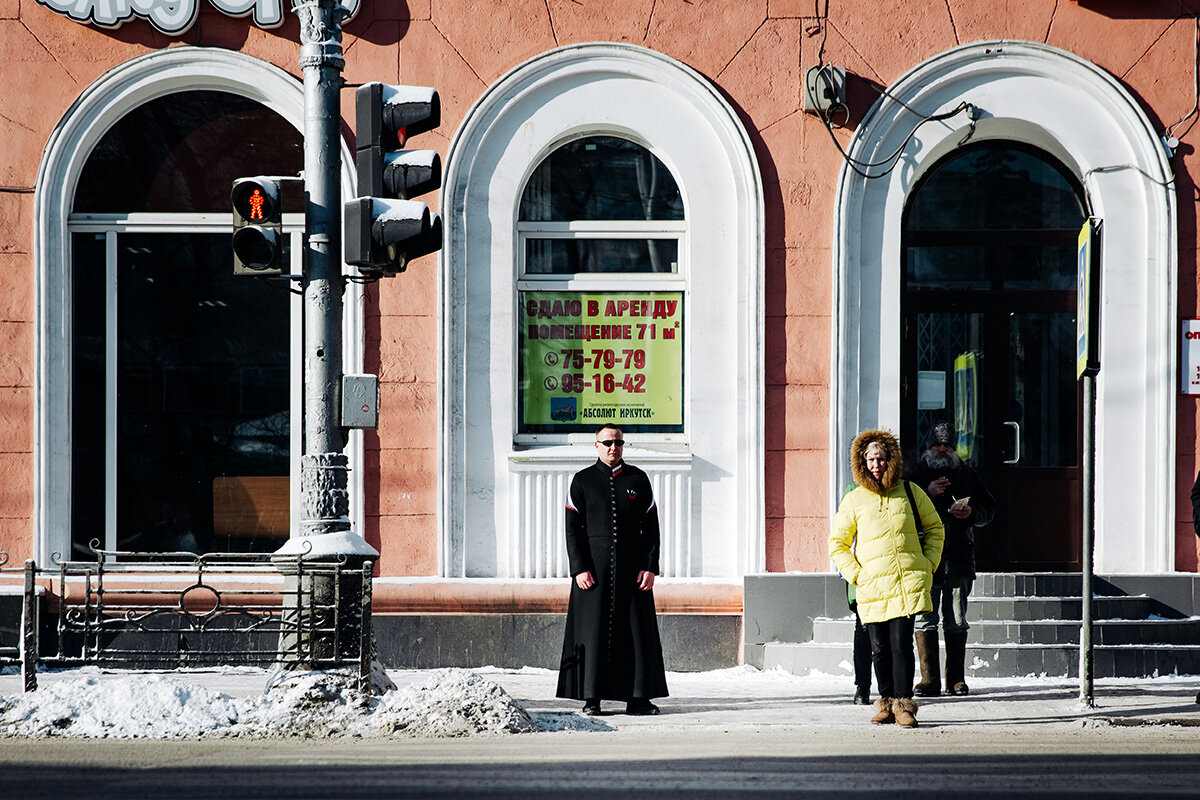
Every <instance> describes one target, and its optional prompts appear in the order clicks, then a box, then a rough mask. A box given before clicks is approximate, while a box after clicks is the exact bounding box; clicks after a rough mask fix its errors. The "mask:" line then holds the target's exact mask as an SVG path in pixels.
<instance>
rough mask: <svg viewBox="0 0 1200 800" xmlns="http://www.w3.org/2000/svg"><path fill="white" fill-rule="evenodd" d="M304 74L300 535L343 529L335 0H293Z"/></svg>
mask: <svg viewBox="0 0 1200 800" xmlns="http://www.w3.org/2000/svg"><path fill="white" fill-rule="evenodd" d="M293 10H294V11H295V12H296V14H297V15H298V16H299V17H300V42H301V47H300V67H301V69H302V70H303V71H304V188H305V208H304V217H305V234H306V239H307V241H306V242H305V251H304V267H303V276H304V278H303V282H302V288H303V291H304V455H303V456H302V459H301V467H300V490H301V493H302V501H301V502H302V503H303V506H304V510H303V517H302V518H301V522H300V535H301V536H312V535H314V534H322V533H336V532H339V531H348V530H350V516H349V512H350V500H349V495H348V493H347V491H346V486H347V483H348V482H347V473H346V467H347V461H346V455H345V453H344V452H343V451H344V449H345V446H346V437H345V433H344V432H343V430H342V427H341V424H340V419H339V417H338V412H339V411H340V403H339V394H338V392H339V389H340V384H341V379H342V294H343V291H344V288H345V280H344V279H343V278H342V267H341V242H342V237H341V227H342V225H341V210H342V193H341V191H340V185H339V181H340V179H341V172H342V169H341V165H342V161H341V154H340V151H339V149H338V139H339V127H340V122H341V104H340V102H339V95H340V92H341V88H342V68H343V67H345V65H346V60H345V58H343V56H342V18H343V13H344V9H343V8H342V6H341V4H340V3H339V2H338V0H306V1H302V0H293Z"/></svg>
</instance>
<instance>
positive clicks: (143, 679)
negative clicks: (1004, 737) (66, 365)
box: [0, 665, 1200, 738]
mask: <svg viewBox="0 0 1200 800" xmlns="http://www.w3.org/2000/svg"><path fill="white" fill-rule="evenodd" d="M387 677H388V678H390V679H391V680H392V682H394V684H395V686H396V687H398V688H393V689H391V690H390V691H387V692H386V693H384V694H382V695H374V696H372V695H363V694H360V693H359V692H357V691H356V690H355V689H354V688H353V684H351V683H349V682H348V681H347V680H346V679H345V678H344V676H341V675H338V674H334V673H325V672H308V673H274V672H269V671H266V670H262V669H256V668H249V667H225V668H217V669H207V670H180V671H176V672H136V671H119V670H101V669H99V668H97V667H84V668H79V669H66V670H47V671H44V672H40V673H39V674H38V682H39V688H38V690H37V691H36V692H32V693H29V694H23V693H21V688H20V686H21V679H20V675H19V674H17V673H16V671H14V670H12V669H8V670H4V671H0V738H3V737H50V736H60V737H68V736H69V737H95V738H195V737H255V738H264V737H303V738H326V737H405V738H450V737H467V736H481V735H482V736H506V735H511V734H517V733H521V734H524V733H535V734H536V733H543V734H563V735H568V736H569V735H578V734H580V733H583V734H586V733H590V732H600V731H606V732H614V731H616V732H619V731H627V730H637V729H642V730H655V731H658V732H660V733H678V734H684V735H689V736H690V735H704V733H705V732H711V731H729V730H733V729H740V730H760V731H775V732H778V733H780V734H784V733H786V732H788V731H795V730H799V729H803V730H804V731H806V732H808V733H812V732H814V731H820V730H827V731H831V732H836V731H845V730H861V729H863V728H864V727H865V728H868V729H869V728H872V727H874V726H870V725H868V724H867V722H866V721H867V718H868V717H869V716H870V714H871V713H872V709H869V708H864V707H862V706H854V705H852V704H851V703H850V697H851V695H852V694H853V691H854V687H853V685H852V681H851V679H850V678H849V676H848V675H823V674H809V675H793V674H791V673H788V672H785V671H783V670H778V669H776V670H768V671H763V670H759V669H756V668H754V667H751V666H747V665H743V666H738V667H732V668H729V669H723V670H715V671H710V672H672V673H668V676H667V680H668V685H669V686H670V689H671V696H670V697H667V698H661V699H658V700H656V701H655V702H656V703H657V704H658V705H659V706H660V707H661V708H662V714H661V715H659V716H653V717H631V716H628V715H625V714H624V713H622V712H623V710H624V709H623V704H622V703H608V702H606V703H605V704H604V712H605V713H604V714H603V716H600V717H587V716H584V715H583V714H581V713H580V710H581V706H582V704H581V703H579V702H578V701H575V700H563V699H561V698H557V697H555V688H556V685H557V677H558V676H557V672H555V671H553V670H548V669H541V668H535V667H523V668H521V669H501V668H497V667H483V668H479V669H475V670H464V669H436V670H389V671H388V672H387ZM970 683H971V695H970V696H969V697H965V698H946V697H943V698H930V699H927V700H922V701H921V712H920V719H921V724H922V727H925V726H926V725H929V726H930V727H932V728H933V729H934V730H935V731H936V730H937V729H939V728H940V729H941V730H942V731H943V732H944V733H945V734H946V735H953V732H955V731H957V732H959V733H961V732H963V731H965V730H972V729H974V730H981V731H982V730H988V729H992V730H995V729H997V728H999V729H1003V730H1011V731H1012V732H1014V733H1015V732H1019V731H1030V730H1042V731H1044V730H1047V728H1048V727H1049V728H1052V729H1053V730H1058V731H1062V732H1069V731H1071V730H1080V729H1084V730H1087V729H1091V728H1098V729H1103V728H1109V727H1111V726H1114V725H1120V726H1130V725H1135V726H1148V725H1149V726H1163V725H1170V726H1181V725H1186V726H1198V725H1200V705H1198V704H1196V702H1195V697H1196V692H1197V690H1198V689H1200V676H1194V675H1193V676H1174V675H1166V676H1159V677H1154V678H1108V679H1102V680H1097V681H1096V685H1095V699H1096V702H1095V706H1094V707H1086V706H1084V705H1083V704H1082V703H1081V702H1080V700H1079V684H1078V681H1076V680H1073V679H1068V678H1048V677H1045V676H1028V677H1024V678H972V679H971V680H970ZM1187 735H1191V734H1190V733H1189V734H1187Z"/></svg>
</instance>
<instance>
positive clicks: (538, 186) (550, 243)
mask: <svg viewBox="0 0 1200 800" xmlns="http://www.w3.org/2000/svg"><path fill="white" fill-rule="evenodd" d="M446 165H447V170H446V179H445V181H444V183H443V191H442V209H443V214H442V218H443V220H445V225H446V244H445V247H444V248H443V249H442V253H441V258H442V267H443V268H442V271H441V275H442V284H441V287H440V289H441V294H442V302H443V306H442V314H441V317H440V322H441V324H442V335H443V339H442V346H441V348H440V357H441V360H442V363H441V370H440V373H439V374H440V375H441V376H442V381H441V382H440V384H439V404H440V410H441V412H442V415H443V417H442V418H443V424H442V425H441V426H440V428H439V433H440V435H441V443H440V450H439V452H440V454H441V458H440V461H439V464H440V468H441V482H442V483H441V505H440V512H441V513H440V515H439V519H438V525H439V529H440V533H441V535H442V539H441V549H440V555H439V557H440V562H441V563H440V569H441V572H442V574H444V575H447V576H455V577H475V576H479V577H493V576H495V577H505V578H508V577H512V578H551V577H561V576H563V575H566V574H568V565H567V559H566V553H565V549H564V535H563V528H562V526H563V514H562V507H563V501H564V498H565V496H566V491H567V487H568V484H569V481H570V478H571V475H572V474H573V473H574V472H576V471H578V470H579V469H580V468H582V467H584V466H586V465H587V464H589V463H591V462H592V461H593V460H594V459H595V457H596V455H595V448H594V447H593V446H592V444H591V443H592V441H593V437H592V431H594V430H595V429H596V428H597V427H598V426H599V425H600V424H601V423H604V422H611V421H615V422H616V423H617V424H619V425H621V426H622V428H623V430H625V432H626V433H627V435H628V439H629V446H628V447H627V448H626V453H625V455H626V457H627V458H629V460H630V462H631V463H634V464H636V465H637V466H639V467H641V468H642V469H645V470H646V471H647V473H648V474H649V475H650V479H651V482H652V483H653V485H654V497H655V501H656V503H657V505H658V508H659V510H660V521H661V524H662V547H661V554H662V556H661V564H660V566H661V568H662V575H663V577H664V578H670V577H692V576H700V575H703V576H714V577H715V576H729V577H732V576H740V575H742V574H744V573H745V572H748V571H753V570H755V569H761V565H762V563H763V554H764V549H763V542H764V520H765V513H764V498H763V494H762V476H763V474H764V467H763V463H764V454H765V446H764V439H763V426H762V408H763V391H764V385H765V384H764V363H763V360H762V347H761V342H762V336H763V324H764V323H763V316H762V314H761V313H760V309H761V293H762V280H763V277H762V276H763V263H764V258H765V250H764V245H763V239H762V230H763V201H762V184H761V178H760V176H759V173H758V166H757V161H756V160H755V159H754V148H753V145H752V144H751V141H750V138H749V137H748V136H747V135H746V132H745V129H744V128H743V127H742V122H741V120H740V118H739V117H738V115H737V113H736V112H735V111H734V110H733V109H732V108H730V107H729V105H728V102H727V101H726V100H725V98H724V97H723V96H722V95H721V94H720V92H718V91H717V90H716V89H715V88H714V87H713V86H712V84H711V83H710V82H709V81H707V80H706V79H705V78H703V77H702V76H701V75H699V74H697V73H695V72H694V71H693V70H691V69H689V68H688V67H686V66H685V65H683V64H680V63H679V62H677V61H675V60H673V59H671V58H669V57H667V56H664V55H662V54H661V53H656V52H654V51H652V50H647V49H646V48H642V47H636V46H632V45H624V44H586V45H572V46H569V47H563V48H560V49H557V50H553V51H550V52H548V53H543V54H541V55H539V56H537V57H535V58H533V59H531V60H530V61H528V62H526V63H525V64H523V65H521V66H520V67H519V68H517V69H515V70H513V71H512V72H511V73H509V74H508V75H506V76H505V77H504V78H503V79H502V80H500V81H499V82H497V83H496V84H495V85H493V86H491V87H489V88H488V90H487V91H486V92H485V94H484V95H483V96H482V97H481V98H480V100H479V102H478V103H477V104H476V105H475V106H473V107H472V109H471V111H470V113H468V114H467V116H466V118H465V119H464V120H463V123H462V125H461V127H460V128H459V130H458V132H457V133H456V134H455V137H454V141H453V142H452V143H451V146H450V148H449V150H448V151H447V156H446ZM701 370H703V372H702V373H701Z"/></svg>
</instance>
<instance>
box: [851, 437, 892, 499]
mask: <svg viewBox="0 0 1200 800" xmlns="http://www.w3.org/2000/svg"><path fill="white" fill-rule="evenodd" d="M871 442H879V443H880V444H881V445H883V447H884V449H885V450H886V451H887V457H888V462H887V469H885V470H884V472H883V480H882V481H879V480H876V479H875V476H874V475H872V474H871V472H870V470H868V469H867V446H868V445H870V444H871ZM850 475H851V476H852V477H853V478H854V482H855V483H857V484H858V485H859V486H861V487H863V488H864V489H866V490H867V491H870V492H874V493H875V494H878V495H882V494H886V493H887V492H888V491H889V490H891V489H893V488H894V487H896V486H899V485H900V481H901V479H902V477H903V475H904V457H903V456H902V455H901V453H900V441H899V440H898V439H897V438H896V437H895V436H893V435H892V434H891V433H890V432H889V431H885V430H866V431H863V432H862V433H860V434H859V435H858V436H855V437H854V443H853V444H851V445H850Z"/></svg>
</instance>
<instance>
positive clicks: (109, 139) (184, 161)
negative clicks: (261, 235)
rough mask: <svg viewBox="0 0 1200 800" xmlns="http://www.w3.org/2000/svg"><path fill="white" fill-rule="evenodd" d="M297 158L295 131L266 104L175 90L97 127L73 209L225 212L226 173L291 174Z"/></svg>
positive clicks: (300, 143)
mask: <svg viewBox="0 0 1200 800" xmlns="http://www.w3.org/2000/svg"><path fill="white" fill-rule="evenodd" d="M303 164H304V138H303V136H302V135H301V133H300V131H298V130H296V129H295V128H294V127H292V126H291V125H290V124H288V123H287V122H286V121H285V120H284V119H283V118H282V117H280V116H279V115H278V114H276V113H275V112H274V111H271V110H270V109H268V108H266V107H265V106H263V105H261V104H259V103H257V102H255V101H253V100H249V99H247V98H244V97H239V96H237V95H233V94H229V93H226V92H210V91H190V92H177V93H175V94H169V95H165V96H163V97H159V98H156V99H154V100H151V101H149V102H147V103H145V104H143V105H141V106H139V107H138V108H136V109H134V110H133V111H131V112H129V113H128V114H126V115H125V116H124V117H123V118H122V119H121V121H120V122H118V123H117V124H116V125H114V126H113V127H112V128H111V129H110V130H109V131H108V132H107V133H105V134H104V137H103V138H102V139H101V140H100V142H99V143H97V145H96V147H95V149H93V150H92V153H91V155H90V156H89V157H88V161H87V164H86V165H85V167H84V169H83V174H82V175H81V176H80V181H79V188H78V189H77V191H76V193H75V206H74V210H75V211H78V212H92V213H119V212H126V213H129V212H147V211H177V212H214V211H216V212H228V211H229V190H230V187H231V185H232V183H233V179H234V178H241V177H245V176H248V175H295V174H297V173H298V172H299V171H300V169H301V168H302V167H303Z"/></svg>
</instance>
